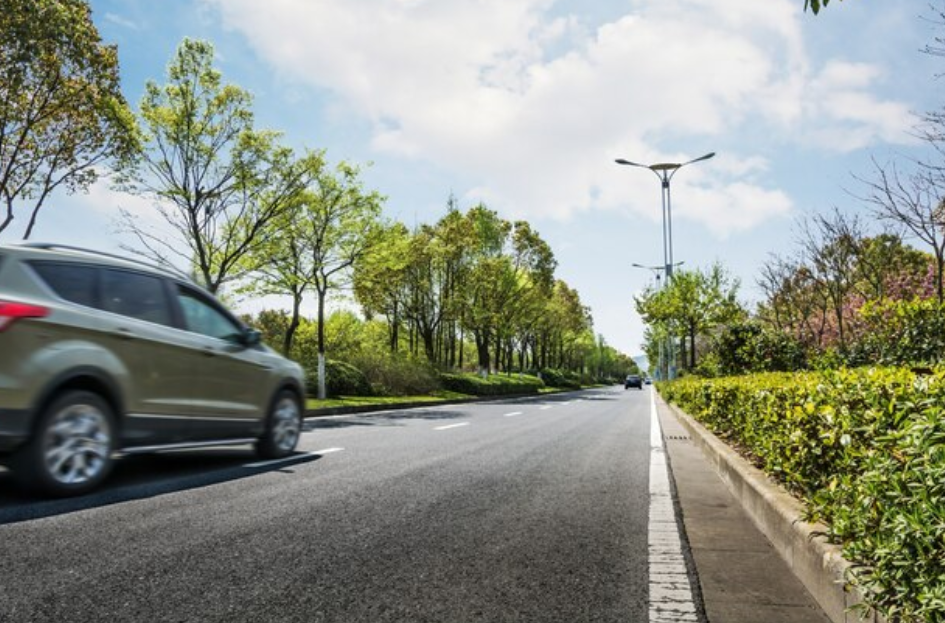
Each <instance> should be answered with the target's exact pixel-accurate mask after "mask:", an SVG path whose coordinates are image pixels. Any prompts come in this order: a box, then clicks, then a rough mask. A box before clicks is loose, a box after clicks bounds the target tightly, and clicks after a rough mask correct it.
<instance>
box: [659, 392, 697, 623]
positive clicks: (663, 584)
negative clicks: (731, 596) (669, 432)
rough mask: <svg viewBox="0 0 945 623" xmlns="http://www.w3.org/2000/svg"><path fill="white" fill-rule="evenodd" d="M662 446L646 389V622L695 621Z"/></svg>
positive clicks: (686, 622) (661, 439)
mask: <svg viewBox="0 0 945 623" xmlns="http://www.w3.org/2000/svg"><path fill="white" fill-rule="evenodd" d="M676 521H677V520H676V509H675V508H674V507H673V496H672V490H671V489H670V486H669V470H668V468H667V467H666V449H665V446H664V445H663V434H662V431H661V430H660V421H659V416H658V415H657V413H656V393H655V390H650V521H649V529H648V530H647V546H648V549H649V567H650V569H649V574H650V623H698V621H699V617H698V615H697V614H696V606H695V604H694V603H693V598H692V585H691V584H690V583H689V573H688V570H687V569H686V560H685V558H683V553H682V541H681V540H680V538H679V526H678V525H677V523H676Z"/></svg>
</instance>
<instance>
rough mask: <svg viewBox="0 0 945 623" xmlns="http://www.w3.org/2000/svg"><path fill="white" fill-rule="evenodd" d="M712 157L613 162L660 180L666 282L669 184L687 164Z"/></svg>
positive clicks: (670, 242)
mask: <svg viewBox="0 0 945 623" xmlns="http://www.w3.org/2000/svg"><path fill="white" fill-rule="evenodd" d="M713 156H715V152H714V151H713V152H710V153H708V154H706V155H704V156H699V157H698V158H693V159H692V160H689V161H687V162H683V163H678V162H660V163H657V164H639V163H636V162H630V161H629V160H624V159H623V158H618V159H617V160H615V162H616V163H617V164H625V165H629V166H631V167H640V168H642V169H649V170H650V171H653V173H655V174H656V177H658V178H659V179H660V182H661V184H660V187H661V191H660V199H661V202H662V206H663V266H665V267H666V268H665V271H666V280H667V281H669V280H670V279H672V277H673V214H672V204H671V202H670V193H669V183H670V181H672V179H673V176H674V175H676V171H678V170H679V169H681V168H683V167H684V166H686V165H687V164H693V163H695V162H702V161H703V160H708V159H709V158H712V157H713Z"/></svg>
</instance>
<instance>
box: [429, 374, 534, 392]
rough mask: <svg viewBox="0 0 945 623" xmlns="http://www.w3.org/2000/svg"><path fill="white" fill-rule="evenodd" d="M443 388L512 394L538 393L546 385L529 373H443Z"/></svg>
mask: <svg viewBox="0 0 945 623" xmlns="http://www.w3.org/2000/svg"><path fill="white" fill-rule="evenodd" d="M440 380H441V382H442V383H443V389H446V390H449V391H453V392H459V393H461V394H470V395H472V396H511V395H518V394H537V393H538V390H540V389H541V388H542V387H544V386H545V384H544V383H543V382H542V380H541V379H539V378H538V377H535V376H530V375H527V374H513V375H506V374H493V375H490V376H487V377H481V376H478V375H475V374H441V375H440Z"/></svg>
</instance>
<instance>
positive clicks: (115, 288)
mask: <svg viewBox="0 0 945 623" xmlns="http://www.w3.org/2000/svg"><path fill="white" fill-rule="evenodd" d="M168 303H169V301H168V299H167V290H166V289H165V287H164V281H163V280H162V279H160V278H159V277H154V276H152V275H145V274H142V273H135V272H131V271H127V270H115V269H110V268H105V269H102V309H104V310H105V311H110V312H112V313H115V314H121V315H122V316H128V317H130V318H136V319H138V320H144V321H147V322H154V323H157V324H162V325H167V326H173V325H174V321H173V316H172V315H171V308H170V305H169V304H168Z"/></svg>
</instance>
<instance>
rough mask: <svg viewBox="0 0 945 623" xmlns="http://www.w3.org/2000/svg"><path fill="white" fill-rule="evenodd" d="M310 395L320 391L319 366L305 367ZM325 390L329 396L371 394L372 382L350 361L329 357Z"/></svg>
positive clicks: (326, 367) (306, 383) (326, 364)
mask: <svg viewBox="0 0 945 623" xmlns="http://www.w3.org/2000/svg"><path fill="white" fill-rule="evenodd" d="M305 385H306V388H307V390H308V393H309V395H315V394H316V392H317V391H318V368H317V366H313V367H307V368H306V369H305ZM325 386H326V387H325V391H326V392H327V394H328V395H329V396H371V395H373V392H372V390H371V384H370V383H368V380H367V378H366V377H365V376H364V373H362V372H361V371H360V370H358V369H357V368H356V367H354V366H353V365H351V364H349V363H345V362H343V361H334V360H332V359H329V360H327V361H326V362H325Z"/></svg>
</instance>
